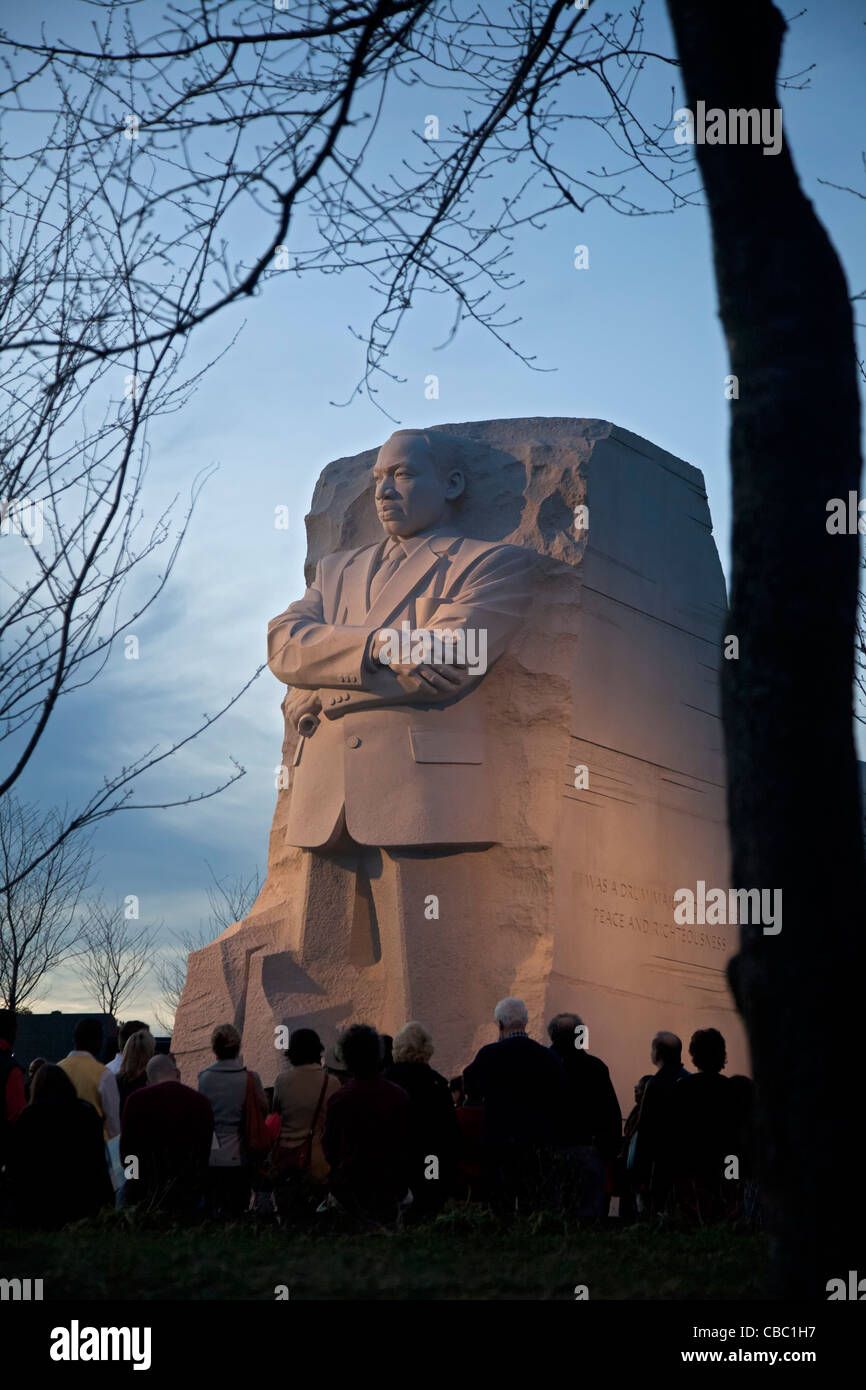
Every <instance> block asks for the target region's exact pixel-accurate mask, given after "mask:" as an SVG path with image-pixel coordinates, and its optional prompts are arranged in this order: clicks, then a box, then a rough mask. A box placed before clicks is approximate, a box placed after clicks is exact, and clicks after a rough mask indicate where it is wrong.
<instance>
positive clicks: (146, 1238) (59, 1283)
mask: <svg viewBox="0 0 866 1390" xmlns="http://www.w3.org/2000/svg"><path fill="white" fill-rule="evenodd" d="M322 1219H323V1218H319V1220H322ZM766 1245H767V1243H766V1238H765V1237H764V1236H763V1235H761V1234H755V1233H746V1232H734V1231H731V1230H729V1229H726V1228H722V1227H717V1228H707V1229H705V1230H684V1229H679V1230H677V1229H672V1228H670V1227H658V1226H650V1225H638V1226H632V1227H628V1228H626V1229H624V1230H598V1231H596V1230H589V1229H577V1228H575V1229H574V1230H566V1229H564V1228H563V1225H562V1223H561V1222H553V1221H550V1220H546V1219H544V1218H536V1219H532V1218H527V1219H524V1220H522V1221H514V1222H512V1223H503V1222H501V1221H499V1220H498V1219H496V1218H495V1217H493V1216H491V1215H490V1214H489V1213H487V1212H485V1211H483V1210H475V1209H466V1208H454V1209H452V1210H450V1211H448V1212H446V1213H445V1214H444V1215H443V1216H441V1217H440V1218H439V1219H438V1220H437V1221H433V1222H431V1223H429V1224H427V1225H424V1226H418V1227H415V1228H414V1229H408V1230H398V1231H385V1230H378V1229H376V1230H371V1231H363V1232H358V1231H353V1230H339V1229H334V1228H331V1229H325V1228H320V1227H316V1226H311V1225H310V1224H308V1223H305V1224H304V1225H302V1226H298V1227H297V1228H293V1229H286V1230H279V1229H277V1228H275V1227H274V1226H271V1225H266V1224H264V1225H260V1224H247V1223H243V1222H241V1223H237V1224H234V1225H226V1226H217V1225H203V1226H200V1227H197V1228H189V1227H186V1228H181V1227H168V1226H165V1227H160V1226H159V1225H158V1224H156V1223H155V1222H154V1221H153V1220H150V1221H147V1220H143V1221H142V1220H139V1219H138V1218H136V1217H130V1216H128V1215H127V1214H125V1213H123V1212H114V1213H109V1214H107V1215H106V1216H105V1217H103V1218H100V1219H98V1220H93V1221H86V1222H80V1223H78V1224H77V1225H75V1226H73V1227H67V1228H66V1229H65V1230H64V1231H61V1232H56V1233H54V1232H52V1233H37V1232H32V1231H22V1230H5V1231H2V1232H0V1277H5V1278H14V1277H18V1278H26V1277H30V1278H42V1279H43V1280H44V1297H45V1299H46V1300H51V1299H78V1298H82V1299H100V1300H101V1299H118V1298H119V1299H124V1298H128V1299H136V1300H139V1299H171V1300H190V1299H193V1300H198V1299H255V1300H272V1299H273V1298H274V1297H275V1292H274V1291H275V1288H276V1286H277V1285H286V1286H287V1287H288V1290H289V1296H290V1298H291V1299H326V1300H331V1299H333V1300H351V1299H398V1300H406V1299H470V1300H472V1299H475V1300H479V1299H480V1300H495V1299H528V1300H538V1299H565V1300H569V1301H570V1300H573V1299H574V1297H575V1292H574V1290H575V1286H576V1285H579V1284H585V1285H587V1287H588V1291H589V1297H590V1299H591V1300H598V1299H665V1300H668V1299H675V1300H683V1299H701V1300H703V1299H712V1300H716V1299H757V1298H760V1297H761V1296H762V1286H763V1278H764V1269H765V1264H766V1256H767V1249H766Z"/></svg>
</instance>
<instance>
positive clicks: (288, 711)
mask: <svg viewBox="0 0 866 1390" xmlns="http://www.w3.org/2000/svg"><path fill="white" fill-rule="evenodd" d="M321 712H322V702H321V700H320V699H319V692H318V690H294V689H293V688H292V686H289V688H288V691H287V692H286V696H285V699H284V700H283V714H284V715H285V717H286V720H287V721H288V723H290V724H291V725H292V727H293V728H295V729H297V727H298V724H299V723H300V721H301V719H303V718H304V716H305V715H309V716H310V717H311V718H315V717H316V715H319V714H321Z"/></svg>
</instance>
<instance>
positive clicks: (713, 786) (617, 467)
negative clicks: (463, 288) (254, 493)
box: [174, 418, 748, 1108]
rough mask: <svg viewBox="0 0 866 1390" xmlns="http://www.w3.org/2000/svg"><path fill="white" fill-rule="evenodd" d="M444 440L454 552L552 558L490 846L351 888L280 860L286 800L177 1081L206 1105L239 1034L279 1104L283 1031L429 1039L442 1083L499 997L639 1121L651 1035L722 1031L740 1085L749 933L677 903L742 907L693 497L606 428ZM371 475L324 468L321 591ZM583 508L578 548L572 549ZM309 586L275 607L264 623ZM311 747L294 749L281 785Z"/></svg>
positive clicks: (330, 872) (478, 426) (200, 998)
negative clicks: (741, 944) (572, 1047)
mask: <svg viewBox="0 0 866 1390" xmlns="http://www.w3.org/2000/svg"><path fill="white" fill-rule="evenodd" d="M434 429H435V430H436V431H437V432H438V431H442V432H444V433H446V434H448V435H452V436H456V437H458V438H459V440H461V441H462V442H461V443H460V444H459V445H457V446H456V447H457V449H458V450H459V452H460V453H461V455H462V457H463V459H464V461H465V463H466V466H467V472H468V477H469V484H468V490H467V495H466V499H465V504H464V506H463V509H462V512H461V516H460V529H461V531H462V532H463V534H465V535H467V536H471V537H475V538H478V539H482V540H499V541H507V542H509V543H511V544H514V545H519V546H524V547H527V548H529V549H530V550H533V551H534V552H536V554H537V556H538V557H539V560H538V569H539V576H540V577H539V583H538V593H537V599H536V601H535V602H534V603H533V607H532V610H531V613H530V615H529V617H528V618H527V620H526V621H525V623H524V624H523V626H522V628H521V630H520V632H519V633H518V635H517V637H516V638H515V639H514V640H513V642H512V644H511V646H510V648H509V650H508V651H507V652H506V654H505V655H504V656H503V657H502V658H501V659H500V660H499V661H498V662H497V663H496V665H495V666H493V668H492V669H491V670H490V671H489V672H488V673H487V675H486V676H485V678H484V681H483V682H482V685H481V686H480V688H479V689H480V690H481V691H482V692H483V698H484V707H485V719H486V722H487V758H488V760H489V763H490V767H489V769H488V771H489V773H490V775H491V776H492V777H493V778H494V779H495V787H496V797H497V802H498V808H499V819H500V824H499V842H498V843H497V844H495V845H492V846H491V847H490V848H487V849H477V848H474V849H472V850H471V851H467V852H463V853H460V852H449V853H443V854H442V855H440V856H439V857H438V858H434V859H430V858H429V857H426V858H425V857H424V856H423V855H416V856H413V855H411V854H403V855H395V854H393V853H392V852H390V851H388V850H383V851H377V850H371V851H368V853H367V854H366V855H365V870H364V874H362V875H361V877H360V878H359V875H358V873H357V864H355V863H352V862H348V861H345V860H344V861H341V859H340V856H333V855H332V856H323V855H318V854H316V853H314V852H310V851H307V850H302V849H296V848H293V847H291V846H289V845H287V844H286V840H285V827H286V821H287V817H288V806H289V798H290V796H291V790H290V789H287V790H285V791H281V792H280V793H279V794H278V798H277V805H276V810H275V814H274V821H273V826H272V830H271V839H270V851H269V860H268V875H267V881H266V883H265V885H264V887H263V889H262V892H261V894H260V896H259V898H258V900H257V902H256V904H255V906H254V907H253V909H252V911H251V912H250V914H249V916H248V917H247V918H246V919H245V920H244V921H243V922H239V923H237V924H236V925H235V926H233V927H230V928H229V929H228V930H227V931H226V932H225V933H224V934H223V935H222V936H221V937H220V938H219V940H218V941H216V942H215V943H214V944H213V945H212V946H210V947H208V948H206V949H205V950H204V951H198V952H195V953H193V955H192V956H191V957H190V962H189V972H188V976H187V984H186V988H185V990H184V995H183V999H182V1001H181V1006H180V1009H179V1012H178V1017H177V1023H176V1029H175V1036H174V1048H175V1051H176V1054H177V1055H178V1058H179V1061H180V1065H181V1068H182V1072H183V1079H184V1080H185V1081H187V1082H189V1081H192V1082H193V1083H194V1080H195V1073H196V1071H197V1070H198V1068H200V1067H201V1066H203V1065H206V1064H207V1062H208V1061H209V1060H210V1054H209V1051H208V1038H209V1034H210V1030H211V1028H212V1027H213V1026H214V1025H215V1024H216V1023H218V1022H224V1021H228V1020H233V1021H234V1022H236V1023H237V1025H238V1026H239V1027H240V1028H241V1030H242V1033H243V1051H244V1056H245V1058H246V1060H247V1062H248V1063H249V1064H250V1065H252V1066H254V1067H256V1068H257V1069H258V1070H259V1071H260V1072H261V1074H262V1079H263V1081H265V1083H266V1084H267V1083H269V1082H271V1081H272V1080H273V1077H274V1075H275V1073H276V1071H277V1070H278V1069H279V1065H280V1063H281V1060H282V1059H281V1056H280V1054H279V1053H277V1051H276V1050H275V1047H274V1029H275V1026H276V1025H278V1024H282V1023H285V1024H287V1025H288V1026H289V1027H290V1028H291V1027H299V1026H310V1027H315V1028H316V1029H317V1030H318V1031H319V1033H320V1034H321V1036H322V1037H323V1039H324V1041H325V1042H326V1043H328V1042H330V1041H332V1039H333V1037H334V1035H335V1033H336V1031H338V1030H339V1029H340V1028H342V1027H343V1026H345V1025H346V1024H348V1023H349V1022H353V1021H370V1022H373V1023H375V1024H377V1025H378V1026H379V1027H380V1028H382V1029H383V1030H384V1031H387V1032H391V1033H393V1032H396V1030H397V1029H398V1028H399V1027H400V1026H401V1025H402V1024H403V1023H404V1022H406V1021H407V1019H408V1018H419V1019H421V1020H422V1021H423V1022H424V1023H425V1024H426V1025H427V1026H428V1027H429V1028H430V1029H431V1031H432V1032H433V1035H434V1038H435V1040H436V1055H435V1057H434V1065H436V1066H437V1067H438V1068H439V1069H440V1070H442V1071H445V1072H453V1071H456V1070H459V1069H460V1068H461V1067H462V1066H463V1065H465V1063H466V1062H467V1061H469V1060H470V1059H471V1057H472V1056H473V1055H474V1052H475V1050H476V1048H477V1047H478V1046H480V1045H481V1044H482V1043H484V1042H487V1041H490V1040H492V1038H493V1037H494V1036H495V1029H494V1027H493V1025H492V1010H493V1007H494V1005H495V1003H496V1001H497V1000H498V999H500V998H502V997H503V996H505V995H508V994H517V995H520V996H521V997H523V998H524V999H525V1000H526V1002H527V1004H528V1006H529V1009H530V1017H531V1022H530V1029H531V1031H532V1032H533V1034H534V1035H535V1036H536V1037H539V1038H541V1037H543V1036H544V1034H543V1024H544V1022H545V1021H546V1020H547V1018H548V1017H550V1016H551V1014H552V1013H554V1012H556V1011H558V1010H561V1009H566V1008H567V1009H574V1010H576V1011H577V1012H579V1013H580V1014H581V1016H582V1017H583V1019H584V1021H585V1023H586V1024H587V1025H588V1028H589V1049H590V1051H592V1052H594V1053H596V1054H597V1055H599V1056H601V1057H602V1058H604V1060H605V1061H606V1062H607V1063H608V1065H609V1066H610V1068H611V1073H612V1075H613V1079H614V1083H615V1085H616V1087H617V1090H618V1093H619V1096H620V1101H621V1104H622V1105H623V1107H624V1108H629V1107H630V1105H631V1090H632V1086H633V1084H634V1082H635V1080H636V1079H637V1077H638V1076H640V1075H641V1074H642V1073H644V1072H646V1071H649V1070H651V1067H650V1062H649V1045H650V1039H651V1037H652V1035H653V1034H654V1033H655V1032H656V1031H658V1030H659V1029H669V1030H672V1031H674V1032H677V1033H679V1034H680V1036H681V1037H682V1038H683V1040H684V1043H687V1042H688V1038H689V1036H690V1035H691V1033H692V1032H693V1031H694V1030H695V1029H697V1028H700V1027H708V1026H714V1027H718V1028H720V1029H721V1031H722V1032H723V1033H724V1034H725V1037H726V1038H727V1040H728V1053H729V1066H728V1070H729V1071H730V1072H734V1071H743V1070H748V1063H747V1058H746V1049H745V1042H744V1037H743V1033H742V1029H741V1027H740V1024H739V1020H738V1018H737V1016H736V1014H735V1012H734V1009H733V1003H732V1001H731V998H730V995H729V993H728V990H727V986H726V983H725V976H724V967H725V963H726V961H727V959H728V957H729V956H730V955H731V954H732V953H733V950H734V946H735V934H736V928H735V927H731V926H703V925H700V924H696V925H694V926H691V927H690V926H679V925H677V924H676V923H675V921H674V905H673V895H674V893H675V892H676V890H677V889H679V888H691V889H692V890H694V889H695V887H696V883H697V882H698V881H699V880H703V881H704V882H705V883H706V885H707V887H708V888H710V887H720V888H726V887H727V885H728V850H727V839H726V831H725V823H724V771H723V761H722V743H721V726H720V717H719V708H718V666H719V660H720V651H721V646H720V638H721V631H722V628H721V624H722V619H723V616H724V612H725V590H724V581H723V577H722V572H721V567H720V564H719V559H718V555H717V553H716V548H715V544H714V542H713V538H712V528H711V522H710V515H709V509H708V505H707V498H706V493H705V490H704V485H703V479H702V476H701V474H700V472H699V471H698V470H697V469H695V468H693V467H691V466H690V465H689V464H687V463H684V462H682V461H681V460H680V459H677V458H674V457H673V456H672V455H670V454H668V453H666V452H665V451H664V450H662V449H659V448H657V447H656V446H655V445H653V444H650V443H648V442H647V441H646V440H643V439H640V438H639V437H638V436H636V435H633V434H631V433H629V432H628V431H626V430H623V429H620V428H619V427H617V426H615V425H611V424H609V423H607V422H605V421H601V420H574V419H545V418H540V419H516V420H492V421H483V422H470V423H463V424H454V425H441V426H436V427H434ZM375 457H376V451H375V450H370V451H367V452H365V453H363V454H359V455H356V456H355V457H353V458H343V459H338V460H336V461H335V462H334V463H331V464H329V465H328V466H327V468H325V469H324V471H323V473H322V475H321V477H320V479H319V482H318V484H317V486H316V489H315V493H314V496H313V502H312V507H311V511H310V515H309V516H308V518H307V532H308V558H307V566H306V573H307V579H308V581H309V580H310V579H311V577H312V574H313V572H314V570H315V565H316V562H317V560H318V559H319V558H320V557H321V556H322V555H326V554H330V553H333V552H334V551H338V550H347V549H349V550H350V549H355V548H357V547H360V546H364V545H368V544H370V543H372V542H374V541H377V540H379V539H380V538H381V534H382V533H381V528H380V525H379V522H378V520H377V517H376V514H375V510H374V507H373V500H372V498H373V483H372V479H371V476H370V470H371V467H372V465H373V463H374V461H375ZM579 507H586V508H588V519H589V524H588V526H584V527H582V528H581V529H576V527H575V509H576V508H579ZM299 578H300V577H299ZM301 587H302V586H301V585H300V583H299V584H298V587H297V592H296V593H289V594H279V593H275V595H274V609H275V611H276V610H277V609H278V608H280V607H283V606H285V604H286V603H287V602H288V601H289V600H290V599H293V598H296V597H298V596H299V594H300V591H301ZM274 698H275V699H279V698H280V689H279V687H278V686H276V685H275V690H274ZM296 741H297V734H296V732H295V730H294V729H293V728H291V727H287V728H286V735H285V742H284V747H283V763H284V764H285V765H286V766H287V767H290V766H291V764H292V762H293V759H294V754H295V746H296ZM580 768H585V769H586V773H585V774H583V773H581V772H579V771H576V769H580ZM587 781H588V784H587V785H584V784H585V783H587ZM377 855H379V856H380V859H379V860H378V861H377V858H376V856H377ZM382 856H387V857H388V862H387V863H385V862H384V860H383V859H382ZM431 895H435V897H436V898H438V912H439V915H438V918H433V919H431V918H430V917H429V916H428V915H425V906H427V905H428V904H429V899H430V896H431ZM374 900H375V901H374ZM428 910H429V908H428ZM371 914H372V918H373V919H374V921H373V933H374V938H375V939H376V940H377V941H378V943H379V951H378V957H377V953H376V951H373V952H372V953H371V952H370V949H369V944H368V943H369V941H370V922H371ZM346 961H348V962H349V963H350V966H351V970H350V972H349V973H347V970H348V967H347V966H346ZM686 1060H687V1059H686Z"/></svg>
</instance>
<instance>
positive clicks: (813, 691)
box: [668, 0, 866, 1298]
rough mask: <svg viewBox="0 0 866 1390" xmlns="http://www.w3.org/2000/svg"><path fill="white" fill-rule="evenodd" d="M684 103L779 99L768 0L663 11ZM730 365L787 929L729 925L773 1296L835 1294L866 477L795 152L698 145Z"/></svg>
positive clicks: (775, 849)
mask: <svg viewBox="0 0 866 1390" xmlns="http://www.w3.org/2000/svg"><path fill="white" fill-rule="evenodd" d="M668 10H669V13H670V16H671V19H672V22H673V26H674V31H675V35H676V41H677V47H678V50H679V56H680V60H681V63H682V71H683V79H684V84H685V90H686V100H687V102H688V104H689V107H690V109H691V110H692V111H694V110H695V109H696V103H697V102H698V101H699V100H701V101H704V102H706V106H707V109H709V108H712V107H718V108H722V109H723V110H725V111H727V110H729V109H731V108H747V109H749V108H755V107H756V108H758V109H759V110H760V109H768V108H769V109H772V108H776V107H778V105H779V102H778V98H777V95H776V73H777V67H778V61H779V55H780V50H781V43H782V37H783V34H784V28H785V26H784V22H783V20H782V17H781V15H780V14H779V12H778V10H776V9H775V7H774V6H773V5H772V4H770V3H768V0H732V3H729V4H727V5H715V4H708V3H707V0H668ZM696 154H697V159H698V163H699V166H700V170H701V173H702V176H703V181H704V185H705V189H706V193H707V198H708V201H709V209H710V218H711V223H712V233H713V245H714V255H715V271H716V279H717V283H718V290H719V304H720V313H721V318H722V323H723V325H724V329H725V334H726V337H727V341H728V348H729V352H730V358H731V372H732V373H733V374H734V375H735V376H736V377H737V378H738V382H739V399H737V400H735V401H734V403H733V410H732V417H731V442H730V452H731V472H732V481H733V575H732V591H731V608H730V613H729V628H728V630H729V631H730V632H732V633H735V634H737V636H738V637H739V660H736V661H734V660H732V661H723V663H722V664H723V667H724V671H723V709H724V720H725V739H726V746H727V759H728V776H729V793H728V797H729V820H730V828H731V838H732V847H733V864H732V869H733V881H734V883H735V884H736V885H737V886H740V887H744V888H750V887H760V888H769V889H774V888H780V889H782V892H783V904H784V915H783V926H782V931H781V933H780V934H779V935H777V936H772V935H765V934H764V933H763V931H762V928H761V927H760V926H757V927H755V926H752V927H746V928H744V929H743V930H742V932H741V941H740V952H739V955H738V956H737V957H736V958H735V960H734V961H733V962H732V966H731V979H732V984H733V987H734V991H735V995H736V998H737V1003H738V1006H739V1008H740V1010H741V1012H742V1014H743V1016H744V1018H745V1021H746V1025H747V1028H748V1032H749V1038H750V1041H751V1048H752V1058H753V1065H754V1075H755V1079H756V1082H757V1086H758V1097H759V1107H760V1116H761V1124H762V1130H763V1133H762V1148H763V1165H764V1181H765V1184H766V1192H767V1196H768V1198H769V1202H770V1212H771V1216H770V1219H771V1224H772V1231H773V1238H774V1239H773V1259H772V1269H771V1290H770V1291H771V1293H772V1294H774V1295H776V1296H793V1297H819V1298H826V1291H825V1290H826V1282H827V1280H828V1279H830V1278H834V1277H842V1278H844V1277H845V1276H846V1273H847V1271H848V1270H849V1269H857V1267H858V1261H859V1262H860V1264H861V1266H862V1260H863V1250H864V1245H863V1216H862V1205H863V1204H862V1201H861V1199H860V1197H859V1186H860V1183H859V1176H858V1174H857V1172H856V1170H855V1168H854V1164H853V1159H852V1155H851V1142H850V1136H851V1132H852V1131H851V1121H850V1115H851V1111H852V1107H853V1106H854V1104H855V1103H856V1096H857V1093H858V1091H859V1070H860V1066H859V1062H860V1043H861V1032H862V1029H861V1023H860V1011H861V1008H862V1002H861V995H862V988H863V985H862V982H863V957H864V950H863V908H864V886H866V885H864V855H863V844H862V840H861V829H860V814H859V796H858V786H857V767H856V757H855V751H854V740H853V732H852V679H853V652H854V636H855V621H856V605H857V576H858V541H857V538H856V536H839V535H829V534H828V532H827V529H826V520H827V502H828V501H829V499H830V498H834V497H838V498H847V496H848V492H849V490H850V489H856V488H857V487H858V484H859V477H860V452H859V424H860V413H859V401H858V395H857V377H856V371H857V363H856V354H855V347H854V336H853V327H852V314H851V308H850V303H849V297H848V290H847V286H846V283H845V277H844V274H843V272H842V268H841V266H840V264H839V260H838V258H837V256H836V254H835V251H834V249H833V247H832V246H831V244H830V241H829V239H828V237H827V235H826V232H825V231H824V228H823V227H822V225H821V223H820V222H819V221H818V218H817V217H816V216H815V213H814V210H813V208H812V205H811V203H810V202H809V200H808V199H807V198H806V197H805V195H804V194H803V191H802V189H801V188H800V184H799V181H798V178H797V174H796V171H795V169H794V165H793V162H792V160H791V156H790V153H789V151H788V149H787V147H785V146H783V148H782V150H781V152H780V153H778V154H776V155H765V154H764V153H763V151H762V148H761V146H760V145H732V144H718V145H709V144H703V145H698V146H696Z"/></svg>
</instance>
